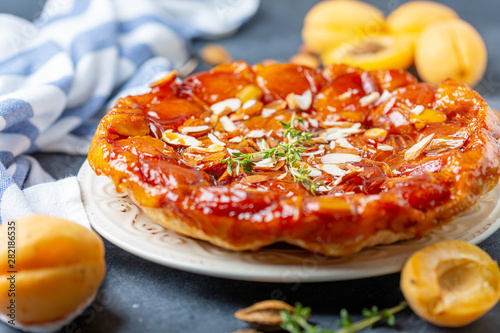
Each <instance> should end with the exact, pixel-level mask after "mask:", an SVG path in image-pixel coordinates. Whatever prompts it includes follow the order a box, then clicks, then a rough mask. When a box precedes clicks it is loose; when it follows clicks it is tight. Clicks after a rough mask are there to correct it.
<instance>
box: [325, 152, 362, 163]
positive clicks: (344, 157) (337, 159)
mask: <svg viewBox="0 0 500 333" xmlns="http://www.w3.org/2000/svg"><path fill="white" fill-rule="evenodd" d="M359 161H361V157H360V156H358V155H354V154H341V153H332V154H326V155H325V156H323V157H321V162H322V163H323V164H343V163H350V162H359Z"/></svg>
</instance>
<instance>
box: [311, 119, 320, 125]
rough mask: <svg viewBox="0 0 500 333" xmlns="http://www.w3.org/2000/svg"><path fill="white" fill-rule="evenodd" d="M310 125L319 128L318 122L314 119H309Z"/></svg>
mask: <svg viewBox="0 0 500 333" xmlns="http://www.w3.org/2000/svg"><path fill="white" fill-rule="evenodd" d="M309 124H311V126H312V127H319V123H318V121H317V120H316V119H313V118H309Z"/></svg>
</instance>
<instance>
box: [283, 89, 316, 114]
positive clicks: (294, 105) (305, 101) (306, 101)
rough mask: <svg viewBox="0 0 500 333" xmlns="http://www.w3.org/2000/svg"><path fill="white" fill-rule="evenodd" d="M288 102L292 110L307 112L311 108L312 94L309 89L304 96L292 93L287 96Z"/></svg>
mask: <svg viewBox="0 0 500 333" xmlns="http://www.w3.org/2000/svg"><path fill="white" fill-rule="evenodd" d="M286 102H287V104H288V107H289V108H290V109H292V110H307V109H309V108H310V107H311V103H312V92H311V90H309V89H308V90H306V91H305V92H304V93H303V94H302V95H297V94H294V93H290V94H288V95H287V96H286Z"/></svg>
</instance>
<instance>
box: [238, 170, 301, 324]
mask: <svg viewBox="0 0 500 333" xmlns="http://www.w3.org/2000/svg"><path fill="white" fill-rule="evenodd" d="M247 178H248V177H247ZM284 310H285V311H291V312H293V311H295V308H294V307H293V306H291V305H290V304H288V303H285V302H283V301H279V300H267V301H262V302H258V303H255V304H254V305H252V306H249V307H247V308H244V309H241V310H238V311H236V312H235V313H234V316H235V317H236V318H237V319H239V320H242V321H244V322H247V323H249V324H250V325H252V326H253V327H255V326H258V325H276V326H277V328H278V327H279V325H280V324H281V323H282V319H281V315H280V312H281V311H284Z"/></svg>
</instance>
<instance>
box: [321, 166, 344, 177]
mask: <svg viewBox="0 0 500 333" xmlns="http://www.w3.org/2000/svg"><path fill="white" fill-rule="evenodd" d="M321 170H323V171H324V172H326V173H328V174H330V175H332V176H334V177H342V176H343V175H345V174H346V173H347V171H345V170H342V169H341V168H340V167H338V166H337V165H335V164H323V166H322V167H321Z"/></svg>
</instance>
